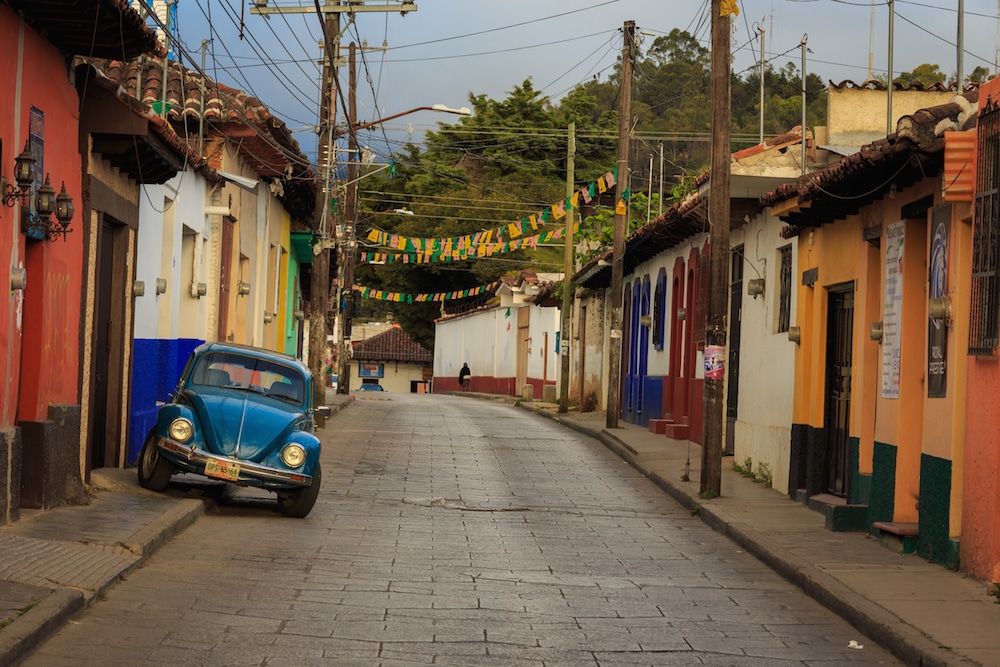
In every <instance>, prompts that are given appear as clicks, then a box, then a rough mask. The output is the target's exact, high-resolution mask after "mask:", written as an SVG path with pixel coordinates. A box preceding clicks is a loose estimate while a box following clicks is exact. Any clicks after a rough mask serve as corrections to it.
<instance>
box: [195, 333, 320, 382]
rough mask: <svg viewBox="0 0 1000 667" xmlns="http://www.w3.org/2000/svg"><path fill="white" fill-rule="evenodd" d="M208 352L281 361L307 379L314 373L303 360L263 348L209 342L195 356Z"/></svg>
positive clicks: (202, 345) (203, 344)
mask: <svg viewBox="0 0 1000 667" xmlns="http://www.w3.org/2000/svg"><path fill="white" fill-rule="evenodd" d="M208 352H234V353H236V354H245V355H248V356H253V357H258V358H260V359H267V360H270V361H280V362H282V363H284V364H287V365H288V366H291V367H293V368H295V369H297V370H299V371H300V372H301V373H302V374H303V375H305V376H306V377H311V376H312V373H311V372H310V371H309V367H308V366H306V365H305V364H304V363H302V361H301V360H299V359H296V358H295V357H293V356H291V355H289V354H285V353H283V352H275V351H274V350H268V349H265V348H262V347H254V346H253V345H242V344H240V343H227V342H223V341H208V342H207V343H202V344H201V345H199V346H198V347H196V348H195V349H194V352H193V354H195V355H197V356H199V357H200V356H203V355H205V354H206V353H208Z"/></svg>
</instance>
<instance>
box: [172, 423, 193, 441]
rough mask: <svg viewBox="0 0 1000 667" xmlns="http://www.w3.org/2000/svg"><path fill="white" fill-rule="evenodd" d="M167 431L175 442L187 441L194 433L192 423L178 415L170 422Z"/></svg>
mask: <svg viewBox="0 0 1000 667" xmlns="http://www.w3.org/2000/svg"><path fill="white" fill-rule="evenodd" d="M167 432H168V433H169V434H170V437H171V438H173V439H174V440H176V441H177V442H187V441H188V440H190V439H191V436H193V435H194V424H192V423H191V422H190V421H188V420H187V419H184V418H183V417H178V418H177V419H175V420H173V421H172V422H170V428H169V429H168V430H167Z"/></svg>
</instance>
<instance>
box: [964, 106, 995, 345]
mask: <svg viewBox="0 0 1000 667" xmlns="http://www.w3.org/2000/svg"><path fill="white" fill-rule="evenodd" d="M978 143H979V146H978V157H977V160H976V162H977V164H976V206H975V213H974V222H973V226H972V302H971V304H970V312H969V354H970V355H974V356H992V355H995V354H996V351H997V338H998V335H1000V328H998V324H1000V319H998V313H997V309H998V306H1000V303H998V301H997V296H998V278H1000V262H998V261H997V260H998V255H1000V252H998V251H1000V247H998V246H1000V210H998V204H1000V196H998V188H1000V106H998V105H997V103H996V102H995V101H994V100H992V99H991V100H989V101H988V102H987V103H986V106H985V108H984V109H983V110H982V111H980V113H979V128H978Z"/></svg>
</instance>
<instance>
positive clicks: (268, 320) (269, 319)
mask: <svg viewBox="0 0 1000 667" xmlns="http://www.w3.org/2000/svg"><path fill="white" fill-rule="evenodd" d="M273 321H274V315H273V314H271V313H268V312H265V313H264V324H270V323H271V322H273Z"/></svg>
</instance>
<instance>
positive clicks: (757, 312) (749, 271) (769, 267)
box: [727, 215, 799, 494]
mask: <svg viewBox="0 0 1000 667" xmlns="http://www.w3.org/2000/svg"><path fill="white" fill-rule="evenodd" d="M781 227H782V223H781V221H780V220H778V219H776V218H773V217H771V216H769V215H759V216H757V217H755V218H754V219H752V220H751V221H750V222H749V223H747V224H746V225H745V226H744V228H743V229H740V230H733V231H732V233H731V235H730V245H731V246H734V247H735V246H737V245H739V244H740V243H742V244H743V247H744V256H745V261H744V265H743V318H742V332H741V340H740V387H739V400H738V403H737V413H738V416H737V420H736V433H735V435H736V437H735V441H734V442H735V456H734V458H735V462H736V463H738V464H740V465H743V464H744V461H745V460H746V459H747V458H749V459H750V461H751V463H752V466H753V469H754V470H755V471H756V470H757V469H758V467H759V466H760V464H762V463H764V464H766V465H767V467H768V468H769V470H770V472H771V478H772V486H773V487H774V488H775V489H777V490H778V491H781V492H782V493H786V494H787V493H788V491H789V490H788V465H789V442H790V439H791V423H792V393H793V388H794V384H795V383H794V372H795V344H794V343H792V342H790V341H789V340H788V334H787V332H778V309H779V295H780V284H781V282H780V270H781V260H780V256H779V250H778V249H779V248H780V247H781V246H784V245H789V244H791V246H792V294H791V323H792V326H794V324H795V295H796V293H797V289H796V285H797V282H796V278H797V276H798V275H799V271H798V261H797V260H798V251H797V249H796V240H795V239H789V240H785V239H783V238H781V236H780V234H779V233H780V230H781ZM759 277H762V278H764V279H765V288H764V294H763V296H758V297H756V298H754V297H751V296H749V295H748V294H747V291H746V290H747V288H746V285H747V282H748V281H749V280H750V279H751V278H759ZM727 390H728V388H727Z"/></svg>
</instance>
